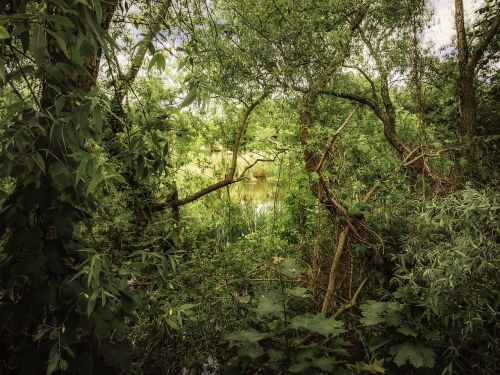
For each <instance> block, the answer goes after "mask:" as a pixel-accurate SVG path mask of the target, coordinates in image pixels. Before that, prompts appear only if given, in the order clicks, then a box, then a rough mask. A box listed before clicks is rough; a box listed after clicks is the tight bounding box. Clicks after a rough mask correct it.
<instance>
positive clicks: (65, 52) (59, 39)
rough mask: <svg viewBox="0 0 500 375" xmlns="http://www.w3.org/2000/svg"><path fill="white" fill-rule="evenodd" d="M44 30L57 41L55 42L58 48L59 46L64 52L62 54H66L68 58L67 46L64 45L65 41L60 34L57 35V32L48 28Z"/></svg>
mask: <svg viewBox="0 0 500 375" xmlns="http://www.w3.org/2000/svg"><path fill="white" fill-rule="evenodd" d="M45 31H46V32H47V33H48V34H50V35H51V36H52V37H53V38H54V39H55V40H56V42H57V44H58V45H59V48H61V51H63V52H64V54H65V55H66V57H67V58H68V59H69V58H70V57H69V52H68V47H67V45H66V41H65V40H64V39H63V38H62V37H61V36H60V35H57V33H55V32H53V31H51V30H48V29H45Z"/></svg>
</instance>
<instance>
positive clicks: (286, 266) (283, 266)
mask: <svg viewBox="0 0 500 375" xmlns="http://www.w3.org/2000/svg"><path fill="white" fill-rule="evenodd" d="M279 269H280V271H281V272H282V273H284V274H285V275H287V276H291V277H293V276H297V275H298V274H299V273H301V272H302V271H303V269H302V267H301V266H299V265H298V264H297V262H296V261H295V260H294V259H293V258H285V259H284V260H283V261H282V262H281V263H280V267H279Z"/></svg>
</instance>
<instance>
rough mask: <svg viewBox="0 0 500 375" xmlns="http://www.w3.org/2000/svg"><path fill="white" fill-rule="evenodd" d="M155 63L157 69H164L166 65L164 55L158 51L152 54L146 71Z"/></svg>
mask: <svg viewBox="0 0 500 375" xmlns="http://www.w3.org/2000/svg"><path fill="white" fill-rule="evenodd" d="M155 65H156V68H157V69H158V70H164V69H165V67H166V65H167V61H166V60H165V56H163V54H162V53H161V52H158V53H156V54H154V55H153V57H152V58H151V61H150V62H149V65H148V71H150V70H151V68H152V67H153V66H155Z"/></svg>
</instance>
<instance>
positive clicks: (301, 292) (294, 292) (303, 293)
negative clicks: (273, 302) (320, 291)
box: [284, 286, 311, 298]
mask: <svg viewBox="0 0 500 375" xmlns="http://www.w3.org/2000/svg"><path fill="white" fill-rule="evenodd" d="M284 292H285V294H288V295H289V296H292V297H300V298H306V297H310V296H311V295H310V294H309V291H308V290H307V289H306V288H304V287H301V286H298V287H296V288H285V290H284Z"/></svg>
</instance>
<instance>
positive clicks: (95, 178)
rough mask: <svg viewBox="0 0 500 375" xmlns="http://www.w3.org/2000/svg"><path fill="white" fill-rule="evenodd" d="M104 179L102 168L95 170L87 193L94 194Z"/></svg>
mask: <svg viewBox="0 0 500 375" xmlns="http://www.w3.org/2000/svg"><path fill="white" fill-rule="evenodd" d="M103 179H104V175H103V174H102V173H101V171H100V170H95V171H94V175H93V176H92V179H91V180H90V183H89V186H88V187H87V193H88V194H92V193H94V192H95V191H96V189H97V185H99V183H100V182H101V181H102V180H103Z"/></svg>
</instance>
